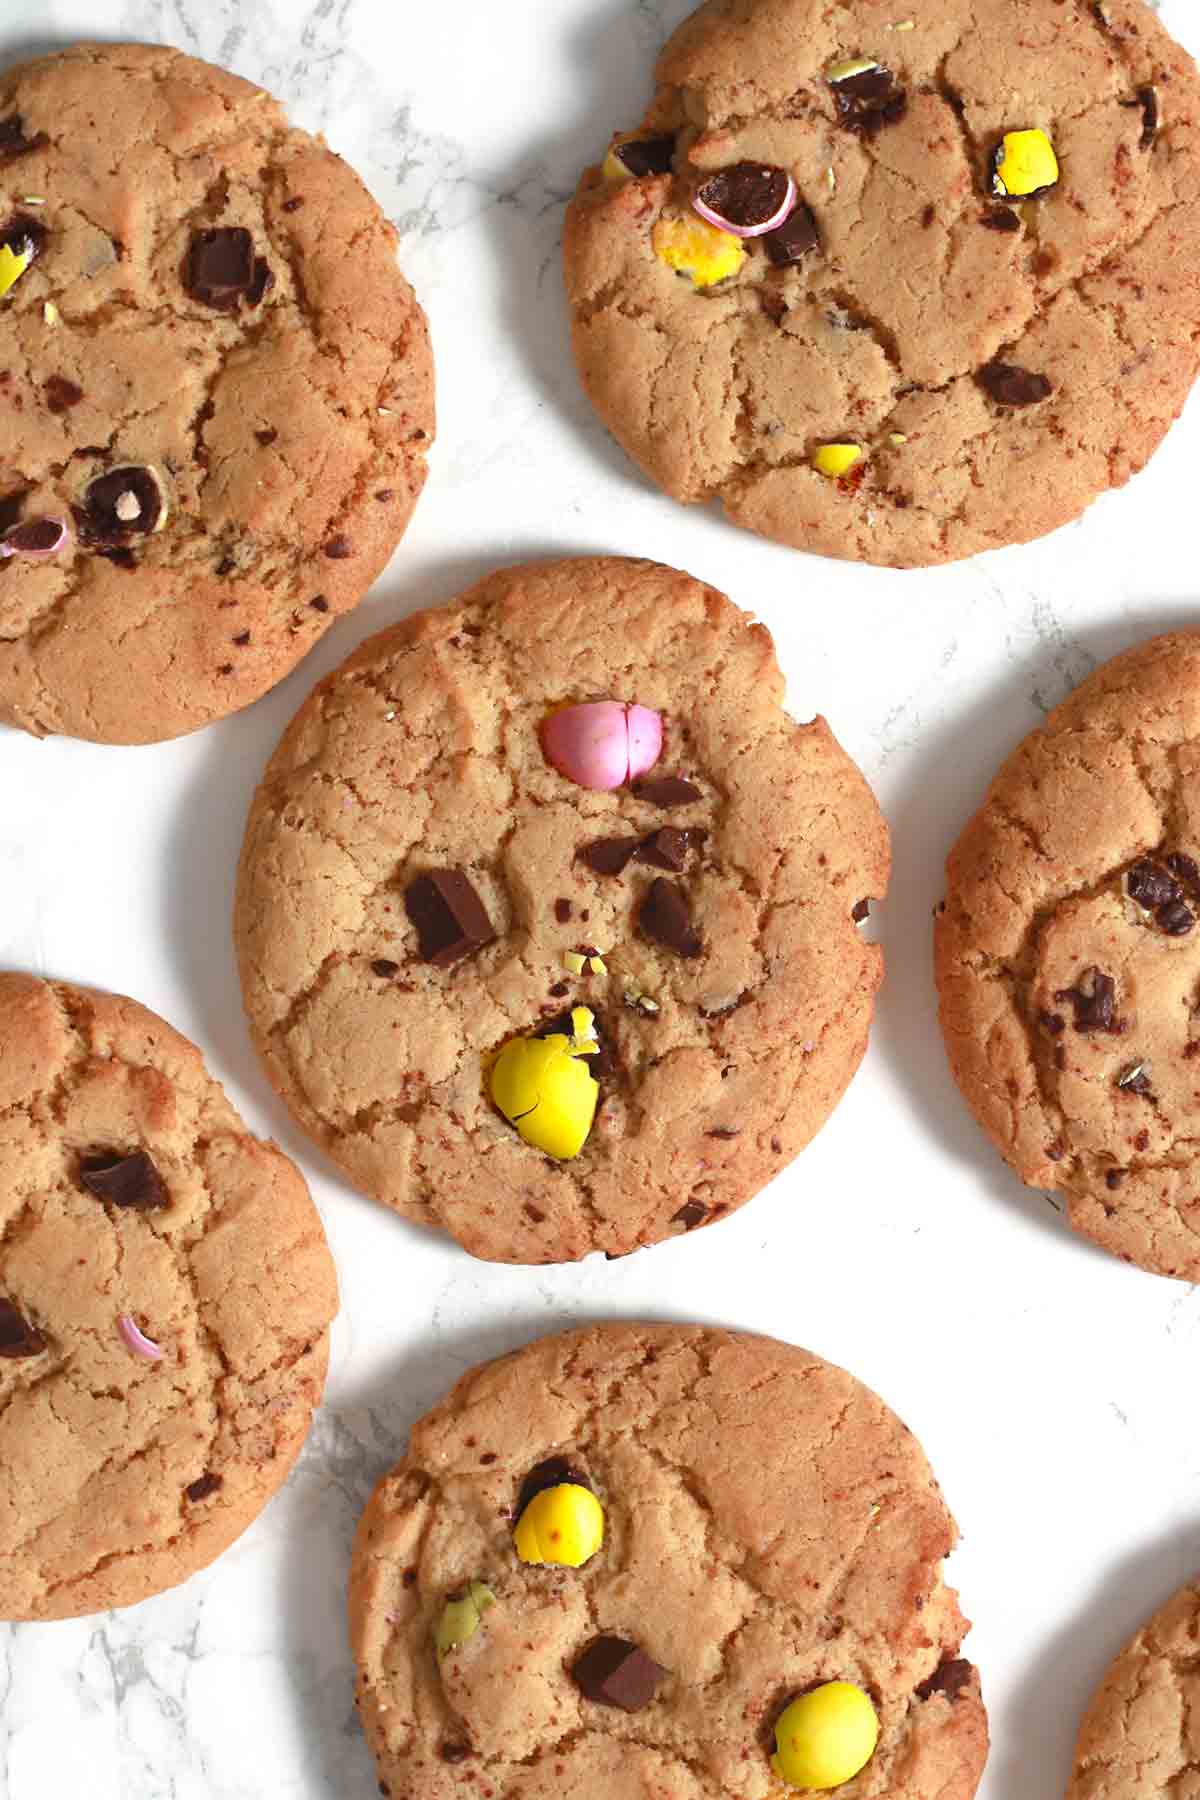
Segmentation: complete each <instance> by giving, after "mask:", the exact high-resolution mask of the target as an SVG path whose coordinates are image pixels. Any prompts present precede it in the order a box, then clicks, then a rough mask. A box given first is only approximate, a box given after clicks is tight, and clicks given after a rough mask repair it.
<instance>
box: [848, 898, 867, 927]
mask: <svg viewBox="0 0 1200 1800" xmlns="http://www.w3.org/2000/svg"><path fill="white" fill-rule="evenodd" d="M870 916H871V902H870V901H869V900H860V901H859V902H858V904H857V906H852V907H851V909H850V917H851V918H852V919H853V920H854V923H855V924H856V925H861V924H862V922H863V920H864V919H869V918H870Z"/></svg>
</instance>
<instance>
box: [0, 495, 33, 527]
mask: <svg viewBox="0 0 1200 1800" xmlns="http://www.w3.org/2000/svg"><path fill="white" fill-rule="evenodd" d="M28 495H29V489H28V488H19V489H17V491H16V492H15V493H11V494H0V535H4V534H5V533H7V532H9V531H10V530H11V529H12V527H13V526H14V525H17V524H19V523H20V519H21V513H22V511H23V510H24V507H25V501H26V499H27V497H28Z"/></svg>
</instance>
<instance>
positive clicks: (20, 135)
mask: <svg viewBox="0 0 1200 1800" xmlns="http://www.w3.org/2000/svg"><path fill="white" fill-rule="evenodd" d="M49 142H50V139H49V136H48V135H47V133H46V132H44V131H37V132H35V133H34V135H33V136H32V137H26V136H25V121H24V120H23V119H22V117H21V115H20V113H10V114H9V116H8V118H7V119H0V163H10V162H16V160H17V158H18V156H28V155H29V154H30V152H31V151H33V150H42V149H44V148H45V146H46V145H47V144H48V143H49Z"/></svg>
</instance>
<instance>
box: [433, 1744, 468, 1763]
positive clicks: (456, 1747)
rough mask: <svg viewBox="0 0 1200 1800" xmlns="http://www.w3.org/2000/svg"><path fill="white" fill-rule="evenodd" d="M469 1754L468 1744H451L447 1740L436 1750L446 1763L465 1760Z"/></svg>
mask: <svg viewBox="0 0 1200 1800" xmlns="http://www.w3.org/2000/svg"><path fill="white" fill-rule="evenodd" d="M470 1754H471V1746H470V1744H452V1743H449V1742H447V1743H445V1744H443V1745H442V1746H441V1748H440V1749H439V1751H438V1755H439V1756H440V1757H441V1759H442V1761H443V1762H446V1763H461V1762H466V1760H467V1758H468V1757H469V1756H470Z"/></svg>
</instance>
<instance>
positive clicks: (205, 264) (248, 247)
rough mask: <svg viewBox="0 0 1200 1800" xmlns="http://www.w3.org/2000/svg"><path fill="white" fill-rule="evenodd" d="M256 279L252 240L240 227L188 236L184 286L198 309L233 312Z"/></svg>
mask: <svg viewBox="0 0 1200 1800" xmlns="http://www.w3.org/2000/svg"><path fill="white" fill-rule="evenodd" d="M257 275H258V264H257V263H256V262H255V259H254V239H253V238H252V237H251V236H250V233H249V232H248V231H247V230H246V227H245V226H244V225H216V226H213V227H212V229H211V230H209V231H195V232H193V233H192V242H191V247H190V249H189V250H188V256H187V267H186V270H185V274H184V285H185V286H186V288H187V290H188V292H189V293H190V294H191V296H192V298H193V299H194V300H199V301H200V303H201V305H203V306H211V307H214V308H215V309H216V310H217V311H218V312H234V311H235V310H236V308H237V306H238V304H239V303H240V302H241V301H242V300H243V299H246V298H247V297H248V296H249V294H250V291H251V289H252V288H253V287H254V285H255V282H256V280H257ZM261 298H262V295H261V294H260V295H259V299H261Z"/></svg>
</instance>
